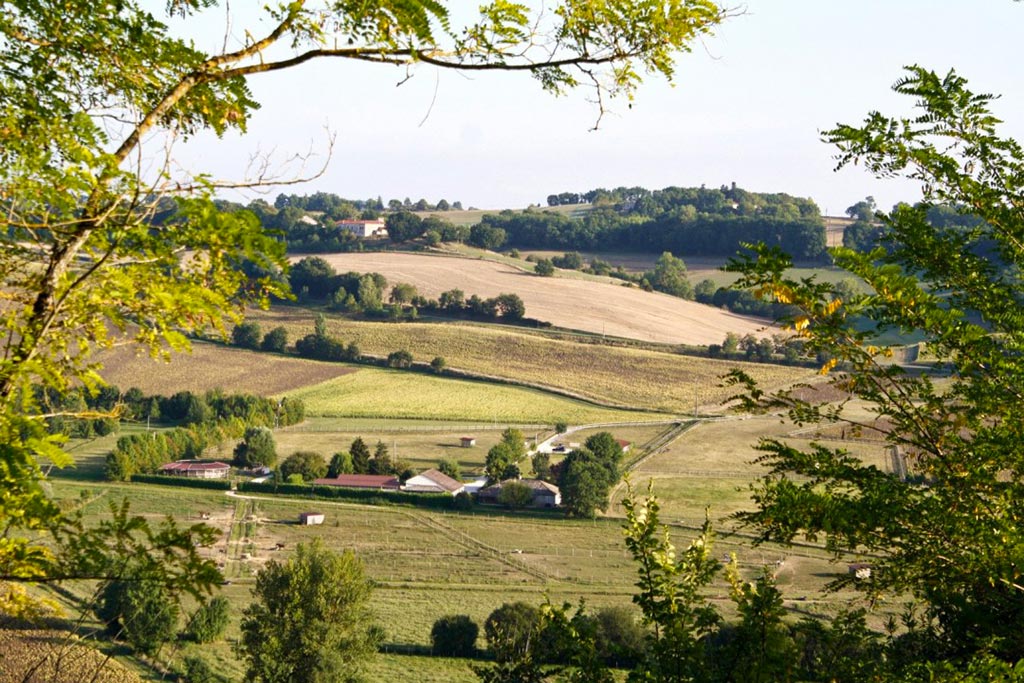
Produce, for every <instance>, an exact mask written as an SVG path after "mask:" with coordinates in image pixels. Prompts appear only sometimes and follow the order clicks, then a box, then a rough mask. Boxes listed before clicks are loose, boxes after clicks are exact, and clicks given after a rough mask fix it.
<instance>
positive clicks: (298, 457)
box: [281, 451, 327, 483]
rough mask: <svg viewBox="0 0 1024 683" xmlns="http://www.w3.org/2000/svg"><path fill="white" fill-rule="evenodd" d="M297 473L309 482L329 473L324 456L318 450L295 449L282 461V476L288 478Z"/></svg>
mask: <svg viewBox="0 0 1024 683" xmlns="http://www.w3.org/2000/svg"><path fill="white" fill-rule="evenodd" d="M296 474H297V475H299V476H300V477H302V480H303V481H305V482H307V483H308V482H311V481H313V480H314V479H320V478H322V477H323V476H324V475H326V474H327V463H326V462H324V456H322V455H321V454H319V453H317V452H316V451H295V452H294V453H292V454H291V455H289V456H288V457H287V458H285V459H284V462H282V463H281V478H282V479H285V480H287V479H290V478H291V477H292V476H293V475H296Z"/></svg>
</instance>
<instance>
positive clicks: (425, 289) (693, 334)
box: [295, 253, 777, 345]
mask: <svg viewBox="0 0 1024 683" xmlns="http://www.w3.org/2000/svg"><path fill="white" fill-rule="evenodd" d="M295 258H296V259H297V258H298V257H295ZM324 258H325V259H326V260H327V261H328V262H329V263H330V264H331V265H332V266H333V267H334V268H335V269H337V270H338V271H339V272H346V271H357V272H378V273H381V274H382V275H384V276H385V277H386V278H387V279H388V281H389V282H390V283H392V284H394V283H398V282H408V283H409V284H412V285H414V286H415V287H416V289H417V290H419V292H420V294H422V295H424V296H427V297H434V298H436V297H437V296H438V295H439V294H440V293H441V292H443V291H445V290H449V289H461V290H463V291H464V292H465V293H466V296H467V297H468V296H471V295H473V294H477V295H479V296H481V297H484V298H488V297H494V296H497V295H498V294H501V293H503V292H514V293H516V294H518V295H519V296H520V297H521V298H522V300H523V303H524V304H525V305H526V315H528V316H529V317H531V318H537V319H539V320H546V321H549V322H551V323H553V324H555V325H558V326H559V327H566V328H570V329H575V330H584V331H587V332H592V333H595V334H607V335H612V336H616V337H625V338H630V339H641V340H644V341H652V342H662V343H669V344H695V345H707V344H717V343H720V342H721V341H722V340H723V339H724V338H725V335H726V334H727V333H728V332H736V333H737V334H740V335H744V334H748V333H749V334H766V333H771V332H773V331H777V329H776V328H774V327H771V326H767V325H766V323H765V321H763V320H760V319H757V318H750V317H745V316H739V315H735V314H732V313H729V312H727V311H723V310H720V309H717V308H714V307H711V306H704V305H702V304H698V303H695V302H692V301H684V300H683V299H679V298H676V297H673V296H669V295H667V294H661V293H657V292H644V291H642V290H640V289H637V288H634V287H623V286H620V285H613V284H604V283H598V282H591V281H582V280H577V279H569V278H541V277H536V276H534V275H531V274H528V273H526V272H523V271H520V270H518V269H516V268H513V267H511V266H507V265H501V264H496V263H491V262H489V261H483V260H478V261H474V260H469V259H454V258H449V257H440V256H427V255H421V254H401V253H362V254H326V255H324Z"/></svg>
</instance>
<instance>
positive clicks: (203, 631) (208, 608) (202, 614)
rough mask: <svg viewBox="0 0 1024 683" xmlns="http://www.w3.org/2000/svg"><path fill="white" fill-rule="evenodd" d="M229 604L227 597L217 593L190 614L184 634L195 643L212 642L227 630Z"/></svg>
mask: <svg viewBox="0 0 1024 683" xmlns="http://www.w3.org/2000/svg"><path fill="white" fill-rule="evenodd" d="M229 612H230V606H229V602H228V599H227V598H225V597H224V596H222V595H218V596H217V597H215V598H213V599H212V600H210V601H209V602H207V603H206V604H204V605H202V606H200V607H199V609H198V610H196V613H195V614H193V615H192V620H191V621H190V622H189V624H188V629H187V630H186V631H185V635H186V636H188V637H189V638H190V639H192V640H194V641H196V642H197V643H212V642H213V641H215V640H217V639H218V638H220V637H221V636H222V635H224V631H225V630H227V627H228V621H229V619H230V616H229Z"/></svg>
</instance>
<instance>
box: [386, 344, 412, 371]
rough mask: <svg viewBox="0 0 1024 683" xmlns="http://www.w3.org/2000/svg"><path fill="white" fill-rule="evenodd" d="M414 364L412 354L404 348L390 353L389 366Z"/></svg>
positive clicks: (397, 366) (402, 366) (401, 366)
mask: <svg viewBox="0 0 1024 683" xmlns="http://www.w3.org/2000/svg"><path fill="white" fill-rule="evenodd" d="M411 365H412V354H411V353H409V352H408V351H406V350H405V349H402V350H401V351H394V352H392V353H390V354H388V367H389V368H408V367H409V366H411Z"/></svg>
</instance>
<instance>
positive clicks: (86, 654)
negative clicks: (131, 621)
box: [0, 629, 141, 683]
mask: <svg viewBox="0 0 1024 683" xmlns="http://www.w3.org/2000/svg"><path fill="white" fill-rule="evenodd" d="M0 653H2V654H0V683H16V682H17V683H81V682H82V681H94V682H95V683H138V682H139V681H140V680H141V679H140V678H139V676H138V674H136V673H134V672H132V671H129V670H128V669H126V668H125V667H124V666H123V665H122V664H121V663H120V662H118V661H114V660H110V659H108V655H107V654H105V653H103V652H100V651H99V650H97V649H95V648H93V647H92V646H91V643H90V640H89V639H88V638H79V637H78V636H77V635H75V634H74V633H71V632H69V631H58V630H53V629H49V630H46V629H39V630H8V629H0Z"/></svg>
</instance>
